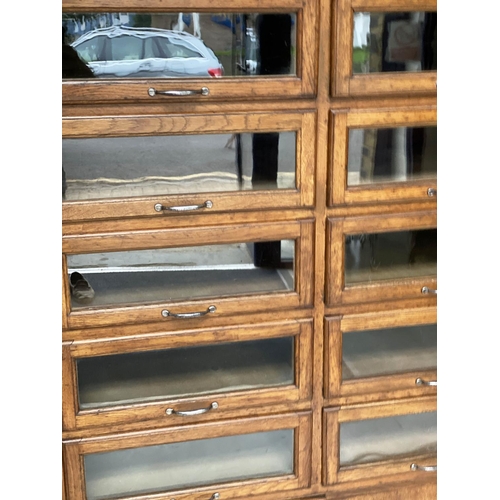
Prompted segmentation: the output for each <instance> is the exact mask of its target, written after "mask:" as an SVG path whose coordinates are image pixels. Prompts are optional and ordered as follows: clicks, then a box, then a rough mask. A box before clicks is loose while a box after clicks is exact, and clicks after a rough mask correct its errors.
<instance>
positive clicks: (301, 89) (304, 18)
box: [62, 0, 319, 105]
mask: <svg viewBox="0 0 500 500" xmlns="http://www.w3.org/2000/svg"><path fill="white" fill-rule="evenodd" d="M82 9H85V11H86V12H88V11H99V12H103V11H104V12H106V11H120V12H123V11H124V9H125V10H127V12H130V11H132V12H136V11H137V12H148V13H149V12H153V13H155V12H156V13H162V12H175V13H178V12H189V11H190V10H195V11H198V12H202V13H203V12H208V13H210V12H212V13H213V12H235V11H237V12H242V11H243V12H247V11H248V12H257V13H267V12H269V13H273V12H277V11H278V12H285V13H286V12H288V13H292V12H294V13H296V14H297V18H296V21H297V26H298V29H297V30H296V31H297V33H296V67H297V69H296V75H290V76H287V77H283V76H282V75H275V76H272V77H266V76H264V77H258V76H257V77H251V78H238V77H236V78H229V77H228V78H227V79H226V78H182V79H175V80H173V81H169V80H170V79H165V80H161V79H154V80H141V81H139V82H137V81H134V80H133V79H129V80H125V81H118V82H115V81H114V80H111V81H110V80H107V81H104V80H103V81H95V80H91V81H90V82H85V81H83V82H80V81H75V80H73V81H63V83H62V99H63V105H71V104H79V103H85V104H93V105H98V104H99V103H105V102H108V103H113V102H116V103H127V102H135V103H140V104H150V103H152V102H158V103H161V102H172V100H171V98H169V97H166V98H164V97H163V96H155V97H153V98H152V97H150V96H149V95H148V89H149V88H150V87H155V88H158V86H161V89H162V90H183V89H193V88H194V89H197V88H200V89H201V87H208V88H209V89H210V94H209V95H208V96H200V95H194V96H189V97H188V98H185V97H175V98H174V99H175V101H174V102H176V103H177V102H179V103H182V102H207V103H208V102H217V101H221V100H224V101H227V100H234V101H237V100H241V99H248V98H260V99H266V98H270V97H276V98H280V99H287V98H294V97H313V96H314V95H315V94H316V93H317V85H318V62H317V52H318V34H317V29H316V25H317V20H318V15H319V12H318V11H319V2H318V0H313V1H307V2H304V1H302V0H273V1H271V2H267V3H266V4H265V5H264V6H263V3H262V2H261V1H260V0H245V1H244V2H243V3H239V4H238V6H237V7H235V5H234V2H231V1H228V0H215V1H211V2H210V5H208V6H206V7H202V6H200V4H199V2H196V1H193V0H185V1H183V2H181V1H177V0H175V1H173V2H172V1H169V2H168V5H167V6H166V5H165V2H162V1H161V0H150V1H149V2H148V4H147V6H146V7H145V6H144V3H143V2H139V1H137V0H127V1H125V2H116V1H115V0H110V1H107V2H106V3H105V4H104V5H103V4H102V3H99V2H97V1H96V0H89V1H86V2H85V7H82V3H81V2H78V1H75V0H65V1H64V2H63V4H62V11H63V12H75V11H76V12H81V11H82Z"/></svg>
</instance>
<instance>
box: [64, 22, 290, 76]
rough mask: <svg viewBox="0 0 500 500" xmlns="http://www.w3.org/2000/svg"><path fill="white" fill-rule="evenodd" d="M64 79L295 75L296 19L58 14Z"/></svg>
mask: <svg viewBox="0 0 500 500" xmlns="http://www.w3.org/2000/svg"><path fill="white" fill-rule="evenodd" d="M62 27H63V78H89V75H88V74H86V73H85V72H82V71H73V72H72V71H71V69H72V68H73V69H74V66H75V65H74V64H72V62H73V63H74V57H73V56H74V54H71V55H69V54H68V53H69V49H65V47H64V46H65V45H66V47H71V50H73V51H74V52H75V53H76V54H77V55H78V57H79V59H80V60H81V61H83V62H84V64H85V65H86V66H87V67H88V68H89V69H90V70H91V71H92V73H93V76H94V77H96V78H148V79H149V78H200V77H201V78H203V77H205V78H221V77H228V76H254V75H295V72H296V63H295V56H296V41H295V39H296V35H295V31H296V14H295V13H289V14H258V13H251V14H249V13H247V14H245V13H212V14H209V13H203V14H200V13H196V12H181V13H163V14H147V13H137V12H136V13H133V12H129V13H105V12H100V13H97V12H86V13H83V12H80V13H64V14H63V15H62Z"/></svg>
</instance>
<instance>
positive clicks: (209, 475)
mask: <svg viewBox="0 0 500 500" xmlns="http://www.w3.org/2000/svg"><path fill="white" fill-rule="evenodd" d="M310 433H311V414H310V413H295V414H288V415H282V416H268V417H260V418H247V419H241V420H237V421H225V422H221V423H207V424H204V425H188V426H183V427H176V428H172V429H158V430H154V431H149V432H147V433H133V434H122V435H119V434H118V435H116V434H115V435H113V436H110V437H109V438H105V439H103V438H99V439H81V440H74V441H67V442H65V443H64V455H65V459H66V461H65V462H66V474H67V476H66V477H67V485H68V492H69V497H70V498H71V499H72V500H84V499H85V500H97V499H103V498H106V499H122V498H123V499H124V498H137V499H140V498H144V499H146V498H152V496H151V495H154V498H157V499H164V500H171V499H172V498H175V499H176V500H186V499H189V500H191V499H193V500H201V499H205V500H208V499H209V498H212V499H217V498H221V499H224V498H248V497H252V496H254V495H258V494H264V493H272V492H273V491H275V492H283V491H292V490H298V489H302V488H307V487H308V486H309V484H310V475H311V470H310V467H311V464H310V456H311V435H310Z"/></svg>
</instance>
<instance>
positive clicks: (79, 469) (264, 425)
mask: <svg viewBox="0 0 500 500" xmlns="http://www.w3.org/2000/svg"><path fill="white" fill-rule="evenodd" d="M311 427H312V414H311V412H296V413H292V414H282V415H272V416H264V417H253V418H244V419H241V420H237V421H222V422H218V423H207V424H203V425H186V426H182V427H174V428H170V429H154V430H150V431H148V432H142V433H141V432H132V433H126V434H116V435H113V436H106V437H97V438H84V439H76V440H67V441H63V448H64V454H65V457H66V460H65V467H66V469H65V475H66V478H67V485H68V491H69V496H70V497H71V498H72V499H73V500H84V499H85V483H84V470H83V455H85V454H90V453H100V452H104V451H115V450H122V449H127V448H129V449H130V448H136V447H141V446H151V445H158V444H167V443H179V442H183V441H190V440H197V439H210V438H216V437H224V436H231V435H241V434H250V433H253V432H266V431H273V430H281V429H294V459H293V461H294V474H291V475H290V474H287V475H282V476H278V477H272V476H271V477H264V478H259V479H251V480H242V481H234V480H233V481H231V482H225V483H221V484H213V485H211V486H201V487H195V488H184V489H182V490H177V491H168V492H165V493H158V494H155V495H154V498H158V499H165V500H167V499H168V500H170V499H171V498H173V497H174V496H175V498H182V499H185V500H188V499H189V500H195V499H196V500H198V499H199V498H201V497H200V496H198V495H200V494H205V495H206V493H207V492H210V493H214V492H215V491H221V492H224V493H225V494H227V495H229V497H225V496H224V494H222V496H223V498H233V497H235V498H241V497H244V498H246V497H248V496H254V495H258V494H266V493H272V492H273V491H275V492H280V491H289V490H299V489H305V488H308V487H309V486H310V481H311V460H310V456H311ZM120 498H125V497H120ZM126 498H127V499H128V498H129V497H126ZM132 498H134V499H135V498H137V499H142V498H144V499H146V498H151V495H148V494H145V495H137V496H134V497H132Z"/></svg>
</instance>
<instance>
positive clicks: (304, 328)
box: [63, 320, 312, 431]
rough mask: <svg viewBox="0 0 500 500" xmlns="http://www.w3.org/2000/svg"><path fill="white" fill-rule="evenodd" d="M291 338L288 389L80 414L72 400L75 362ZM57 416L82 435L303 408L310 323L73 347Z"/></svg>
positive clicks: (67, 358) (308, 370)
mask: <svg viewBox="0 0 500 500" xmlns="http://www.w3.org/2000/svg"><path fill="white" fill-rule="evenodd" d="M292 336H293V337H294V351H295V370H294V372H295V373H294V379H295V383H294V384H292V385H288V386H280V387H274V388H273V387H269V388H265V389H251V388H249V389H246V390H242V391H226V392H216V393H214V394H203V395H199V396H186V397H175V398H172V397H171V398H159V399H158V400H157V401H153V402H148V401H144V402H136V403H130V404H122V405H116V404H115V405H110V406H108V407H104V408H99V409H89V410H80V409H79V406H78V400H77V395H76V394H75V391H74V387H75V380H76V376H77V370H76V362H77V360H78V359H82V358H86V357H96V356H105V355H112V354H125V353H137V352H147V351H156V350H163V349H176V348H183V347H191V346H202V345H214V344H217V343H222V342H224V343H226V342H244V341H250V340H262V339H265V338H280V337H292ZM63 353H64V354H65V355H63V367H64V368H63V369H64V374H63V382H65V383H64V387H65V390H64V391H63V411H65V413H68V415H67V418H66V419H65V421H64V423H65V424H66V425H64V430H68V431H69V430H76V429H84V428H87V427H96V426H115V425H122V424H127V423H134V422H144V421H146V420H155V419H156V420H158V422H159V423H160V422H161V424H160V425H164V426H175V425H179V424H183V423H198V422H206V421H212V420H217V419H221V418H227V414H228V412H231V411H233V412H234V411H235V410H245V409H248V411H249V412H252V411H253V408H254V407H263V406H266V405H271V404H273V405H280V404H281V405H283V404H291V403H295V402H300V401H302V402H306V401H308V400H309V398H310V397H311V393H312V385H311V384H312V366H311V361H312V322H311V321H310V320H309V321H305V320H303V321H300V322H299V321H297V322H295V321H294V322H282V323H263V324H257V325H252V326H249V325H241V326H239V327H238V328H211V329H206V330H203V331H202V332H199V331H197V330H188V331H181V332H176V333H175V334H172V333H164V334H159V335H155V336H154V337H152V336H147V337H135V338H133V339H131V338H123V339H116V340H114V341H112V340H102V341H97V342H96V341H94V342H73V343H72V344H71V345H66V346H65V347H63ZM214 400H216V401H217V403H218V405H219V407H218V408H217V410H216V411H215V410H214V411H210V412H208V413H206V414H203V415H200V416H193V417H188V418H186V417H179V416H176V415H170V416H169V415H167V414H166V413H165V412H166V409H167V408H173V409H174V410H176V411H186V410H192V409H198V408H206V407H209V406H210V404H211V403H212V401H214Z"/></svg>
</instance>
